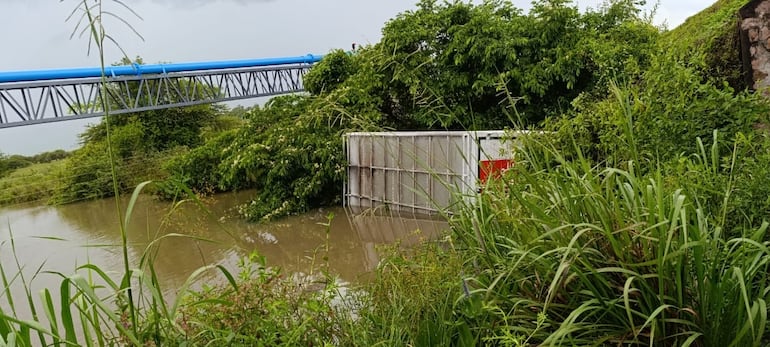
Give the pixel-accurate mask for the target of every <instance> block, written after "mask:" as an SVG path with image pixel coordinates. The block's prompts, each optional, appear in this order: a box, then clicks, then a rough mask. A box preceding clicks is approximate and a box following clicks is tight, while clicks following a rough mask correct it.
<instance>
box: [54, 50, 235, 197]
mask: <svg viewBox="0 0 770 347" xmlns="http://www.w3.org/2000/svg"><path fill="white" fill-rule="evenodd" d="M131 63H136V64H141V63H143V61H142V59H141V58H140V57H137V58H136V60H135V61H134V62H131V61H129V60H128V59H126V58H124V59H123V60H122V61H121V62H120V63H119V64H121V65H127V64H131ZM145 83H149V84H150V85H145V87H148V88H151V89H152V88H155V86H153V85H152V84H153V83H155V82H145ZM191 83H192V82H191ZM139 87H140V85H139V83H138V82H129V85H128V88H130V89H133V90H134V91H135V90H136V89H137V88H139ZM108 88H113V90H111V91H110V93H122V92H123V91H122V89H120V88H116V87H108ZM143 88H144V87H143ZM202 89H203V87H201V88H200V89H199V90H202ZM171 97H173V96H171ZM112 107H114V108H119V107H120V106H119V105H112ZM223 109H224V108H223V107H222V106H217V105H198V106H189V107H175V108H168V109H161V110H152V111H144V112H136V113H130V114H122V115H111V116H109V118H108V119H106V120H105V121H103V122H101V123H99V124H97V125H94V126H91V127H89V128H88V129H87V130H86V131H85V132H83V133H82V134H81V135H80V140H81V143H82V145H83V146H82V148H80V149H78V150H77V151H75V153H74V155H73V156H72V157H71V158H70V160H69V162H68V166H67V170H68V172H70V173H73V174H71V175H69V177H68V180H69V181H68V182H65V184H63V185H62V187H63V190H62V191H61V192H60V193H59V195H60V196H59V200H60V201H63V202H69V201H77V200H80V199H88V198H100V197H106V196H110V195H111V194H112V192H113V190H112V188H111V184H112V181H111V179H112V172H111V166H110V162H109V156H108V155H107V149H108V148H109V146H108V145H111V148H112V150H113V153H114V154H115V155H116V159H115V167H116V168H117V170H118V171H119V172H118V175H117V177H118V180H119V182H118V186H119V187H120V189H123V190H125V189H130V188H132V187H133V186H135V185H136V184H138V183H140V182H141V181H144V180H148V179H162V178H164V173H163V172H162V170H161V167H162V162H163V161H165V158H166V157H168V155H169V154H167V153H174V152H173V151H177V149H182V148H184V149H189V148H195V147H197V146H199V145H201V144H202V143H203V138H202V136H201V134H202V130H203V129H204V127H206V126H207V125H208V124H210V123H212V121H213V120H214V119H215V118H216V117H218V116H219V115H220V114H221V113H222V110H223ZM107 122H109V125H110V131H111V133H110V138H109V139H108V136H107Z"/></svg>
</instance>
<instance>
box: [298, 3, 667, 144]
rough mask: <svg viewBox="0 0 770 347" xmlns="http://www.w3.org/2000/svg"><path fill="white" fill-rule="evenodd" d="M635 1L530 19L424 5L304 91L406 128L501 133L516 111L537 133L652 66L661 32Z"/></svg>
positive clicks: (327, 68)
mask: <svg viewBox="0 0 770 347" xmlns="http://www.w3.org/2000/svg"><path fill="white" fill-rule="evenodd" d="M637 2H638V1H632V0H615V1H611V2H609V3H608V4H607V5H606V6H604V7H602V8H599V9H596V10H589V11H587V12H585V13H581V12H580V11H579V10H578V8H577V7H575V6H573V5H571V2H570V1H567V0H540V1H536V2H535V3H534V6H533V8H532V10H531V11H530V13H529V14H524V13H523V12H522V11H521V10H519V9H517V8H515V7H514V6H513V5H512V4H511V3H510V2H508V1H494V0H489V1H485V2H483V3H482V4H479V5H474V4H471V3H466V2H461V1H454V2H444V3H439V2H438V1H435V0H423V1H421V2H420V3H419V4H418V8H417V10H414V11H407V12H404V13H402V14H400V15H399V16H397V17H396V18H394V19H393V20H391V21H390V22H388V23H387V24H386V26H385V28H384V29H383V38H382V41H381V42H380V43H378V44H377V45H375V46H374V47H371V48H366V49H364V50H362V51H359V52H357V53H356V54H354V55H352V56H349V55H346V54H344V53H342V52H334V53H333V54H330V55H329V56H328V57H326V58H325V59H324V61H322V62H321V63H320V64H318V65H317V66H316V67H315V68H314V69H313V70H314V71H311V73H310V74H309V75H308V77H307V79H306V85H307V86H308V87H309V89H308V90H309V91H311V92H312V93H314V94H322V93H326V94H329V95H331V94H334V93H335V92H336V95H335V98H334V100H335V102H337V103H338V104H341V105H343V106H347V105H350V104H351V101H357V102H354V103H352V104H353V106H354V107H353V108H352V109H350V112H354V111H358V110H359V108H360V107H359V106H360V105H361V103H360V102H358V101H361V100H363V101H365V105H367V107H372V106H373V107H376V109H377V110H378V111H379V112H380V113H381V115H382V116H381V117H382V120H383V124H384V125H388V126H393V127H395V128H400V129H413V128H454V129H476V128H500V127H505V126H508V125H510V124H511V119H512V116H513V113H514V112H513V111H512V107H513V106H514V102H515V103H516V105H515V106H516V108H517V111H518V113H519V115H520V116H522V117H521V120H523V121H525V123H528V124H534V123H537V122H540V121H542V120H543V119H545V117H547V116H549V115H556V114H559V113H562V112H564V111H566V110H569V109H571V107H572V105H571V104H572V101H573V100H574V99H575V98H576V97H577V96H579V95H581V94H583V93H591V92H592V91H594V90H595V89H597V88H599V89H601V88H606V86H607V83H608V82H609V81H610V80H612V79H617V78H623V76H627V75H634V73H635V72H636V73H638V71H640V70H641V69H643V68H644V67H645V66H647V65H648V64H649V57H650V56H651V55H652V54H653V53H654V51H655V49H654V47H655V45H656V43H657V38H658V36H659V32H658V29H657V28H655V27H654V26H652V25H650V24H649V23H648V22H646V21H644V20H643V19H642V18H640V16H639V9H638V4H637ZM351 70H352V71H351ZM362 81H365V84H362V83H361V82H362ZM360 90H366V91H367V92H368V93H367V96H368V97H369V98H373V99H371V100H368V99H366V97H363V96H360V95H358V94H357V93H358V92H359V91H360Z"/></svg>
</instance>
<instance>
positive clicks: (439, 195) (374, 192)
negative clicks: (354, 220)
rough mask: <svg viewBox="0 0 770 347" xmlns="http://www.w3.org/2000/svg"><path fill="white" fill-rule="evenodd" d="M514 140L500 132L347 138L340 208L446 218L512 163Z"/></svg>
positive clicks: (364, 134) (351, 135)
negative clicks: (384, 207) (345, 176)
mask: <svg viewBox="0 0 770 347" xmlns="http://www.w3.org/2000/svg"><path fill="white" fill-rule="evenodd" d="M517 136H518V134H516V133H510V132H509V133H505V132H504V131H502V130H492V131H419V132H410V131H397V132H355V133H348V134H346V135H345V141H344V143H345V153H346V157H347V161H348V167H347V174H348V180H347V182H346V184H345V188H344V203H345V205H346V206H353V207H362V208H369V207H378V206H382V205H388V206H390V207H391V208H397V209H399V210H407V211H412V212H427V213H431V212H437V211H450V212H451V210H452V208H453V206H455V205H456V204H457V203H459V202H461V201H462V200H464V199H467V198H469V197H472V196H474V193H475V192H477V191H478V190H479V188H480V186H481V184H482V183H483V181H485V180H486V178H487V177H488V176H489V175H495V174H496V173H499V172H500V171H501V170H505V169H506V168H508V167H509V165H511V164H512V163H513V151H512V146H513V145H514V144H515V142H516V141H515V138H516V137H517ZM511 140H514V141H511Z"/></svg>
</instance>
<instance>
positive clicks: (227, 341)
mask: <svg viewBox="0 0 770 347" xmlns="http://www.w3.org/2000/svg"><path fill="white" fill-rule="evenodd" d="M241 267H242V271H241V277H240V279H239V281H238V285H237V289H233V288H232V286H216V287H212V288H208V289H206V290H204V291H201V292H198V293H193V294H190V295H191V296H190V297H191V298H193V300H192V302H194V303H196V304H195V305H186V306H185V307H184V309H183V312H182V313H181V317H182V318H181V319H180V320H179V321H178V322H177V323H178V324H179V325H180V326H181V327H182V329H183V330H184V334H185V340H186V342H187V343H189V344H191V345H201V346H202V345H206V346H327V345H331V343H332V342H333V341H334V339H335V337H337V336H339V329H340V328H339V322H340V321H337V320H335V316H334V314H333V312H334V311H335V308H334V307H333V306H332V305H331V295H333V294H334V289H333V288H332V286H328V287H325V288H322V289H320V290H318V291H315V290H313V289H308V288H307V287H308V286H310V285H311V284H312V283H308V282H306V281H305V280H303V279H298V278H287V277H286V276H284V275H283V274H282V273H281V272H280V271H279V270H277V269H274V268H267V267H266V266H265V260H264V258H262V257H259V256H257V255H256V254H254V253H253V254H252V255H251V256H250V257H249V258H248V259H247V261H246V262H242V263H241Z"/></svg>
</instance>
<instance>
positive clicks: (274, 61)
mask: <svg viewBox="0 0 770 347" xmlns="http://www.w3.org/2000/svg"><path fill="white" fill-rule="evenodd" d="M322 57H323V56H321V55H313V54H308V55H305V56H299V57H284V58H263V59H247V60H229V61H208V62H196V63H176V64H154V65H138V64H134V65H126V66H108V67H105V68H104V73H105V74H106V75H107V76H110V77H114V76H139V75H142V74H161V73H171V72H185V71H202V70H220V69H237V68H245V67H258V66H276V65H290V64H313V63H317V62H318V61H320V60H321V58H322ZM101 76H102V69H101V68H98V67H92V68H74V69H52V70H28V71H9V72H0V83H12V82H32V81H46V80H59V79H72V78H89V77H101Z"/></svg>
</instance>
